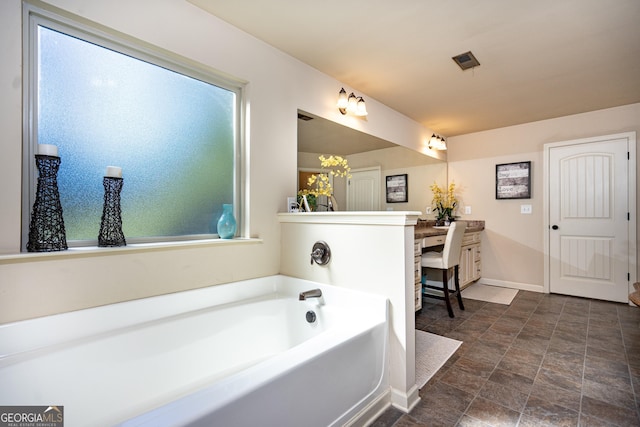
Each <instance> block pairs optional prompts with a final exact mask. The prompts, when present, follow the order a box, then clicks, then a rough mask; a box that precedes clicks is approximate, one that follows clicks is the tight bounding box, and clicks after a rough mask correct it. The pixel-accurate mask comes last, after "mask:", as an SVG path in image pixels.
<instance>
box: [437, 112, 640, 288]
mask: <svg viewBox="0 0 640 427" xmlns="http://www.w3.org/2000/svg"><path fill="white" fill-rule="evenodd" d="M627 131H636V132H640V104H632V105H627V106H623V107H617V108H609V109H605V110H600V111H594V112H590V113H584V114H577V115H572V116H566V117H560V118H557V119H551V120H544V121H539V122H534V123H527V124H523V125H518V126H510V127H505V128H501V129H494V130H490V131H486V132H478V133H473V134H468V135H462V136H457V137H450V138H449V139H448V140H447V144H448V147H449V150H448V154H447V156H448V160H449V171H448V175H449V180H453V181H455V182H456V185H457V186H458V188H459V189H460V193H459V194H460V200H461V206H462V207H463V206H465V205H469V206H471V207H472V215H463V219H483V220H485V231H484V232H483V233H482V277H483V278H484V279H487V281H490V282H493V283H495V284H501V285H504V286H511V287H515V288H521V289H531V290H538V291H542V288H543V285H544V277H543V276H544V275H543V273H544V248H543V240H544V232H545V230H544V229H543V211H542V210H543V189H542V184H543V164H542V161H543V147H544V144H546V143H550V142H559V141H567V140H573V139H579V138H587V137H592V136H601V135H610V134H616V133H621V132H627ZM528 160H530V161H531V162H532V191H533V194H532V198H531V199H523V200H496V198H495V166H496V164H500V163H511V162H520V161H528ZM637 161H638V159H636V162H637ZM636 179H637V180H638V181H640V175H639V176H638V177H637V178H636ZM636 187H637V188H640V186H636ZM522 204H531V205H532V207H533V213H532V214H531V215H522V214H520V205H522ZM636 211H637V208H636ZM459 212H464V209H461V210H459ZM636 265H640V264H638V263H636Z"/></svg>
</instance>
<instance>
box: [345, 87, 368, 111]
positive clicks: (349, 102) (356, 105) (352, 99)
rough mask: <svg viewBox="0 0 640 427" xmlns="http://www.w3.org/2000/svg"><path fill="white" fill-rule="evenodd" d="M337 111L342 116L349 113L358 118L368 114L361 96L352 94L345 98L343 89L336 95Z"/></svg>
mask: <svg viewBox="0 0 640 427" xmlns="http://www.w3.org/2000/svg"><path fill="white" fill-rule="evenodd" d="M338 110H340V112H341V113H342V114H347V113H349V114H353V115H356V116H360V117H364V116H366V115H367V114H368V113H367V106H366V105H365V103H364V99H363V98H362V97H361V96H355V95H354V94H353V92H351V93H350V94H349V96H348V97H347V92H345V90H344V88H342V89H340V93H338Z"/></svg>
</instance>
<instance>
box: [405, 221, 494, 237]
mask: <svg viewBox="0 0 640 427" xmlns="http://www.w3.org/2000/svg"><path fill="white" fill-rule="evenodd" d="M466 223H467V229H466V230H465V233H473V232H475V231H482V230H484V221H479V220H471V221H466ZM445 234H447V228H446V227H435V221H433V220H418V224H416V226H415V238H416V239H422V238H425V237H429V236H442V235H445Z"/></svg>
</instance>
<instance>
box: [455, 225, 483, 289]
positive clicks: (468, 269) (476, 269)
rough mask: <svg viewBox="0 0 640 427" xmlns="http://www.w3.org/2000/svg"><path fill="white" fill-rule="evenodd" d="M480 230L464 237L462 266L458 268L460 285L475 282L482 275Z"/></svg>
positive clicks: (461, 255)
mask: <svg viewBox="0 0 640 427" xmlns="http://www.w3.org/2000/svg"><path fill="white" fill-rule="evenodd" d="M480 254H481V251H480V232H479V231H475V232H471V233H465V234H464V237H463V238H462V251H461V252H460V266H459V268H458V274H459V280H460V287H461V288H464V287H465V286H466V285H468V284H469V283H471V282H475V281H476V280H478V279H479V278H480V276H481V275H482V264H481V256H480Z"/></svg>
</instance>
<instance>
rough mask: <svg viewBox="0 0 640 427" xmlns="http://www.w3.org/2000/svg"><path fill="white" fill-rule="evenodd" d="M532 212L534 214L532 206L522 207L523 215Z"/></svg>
mask: <svg viewBox="0 0 640 427" xmlns="http://www.w3.org/2000/svg"><path fill="white" fill-rule="evenodd" d="M531 212H533V208H532V207H531V205H520V213H521V214H530V213H531Z"/></svg>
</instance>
